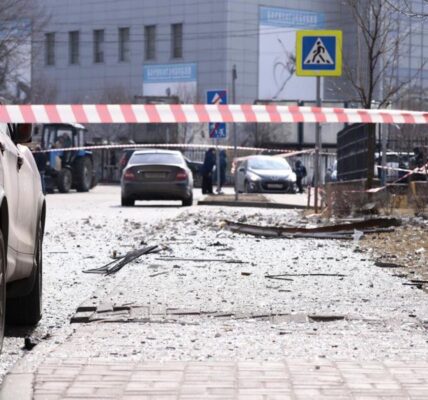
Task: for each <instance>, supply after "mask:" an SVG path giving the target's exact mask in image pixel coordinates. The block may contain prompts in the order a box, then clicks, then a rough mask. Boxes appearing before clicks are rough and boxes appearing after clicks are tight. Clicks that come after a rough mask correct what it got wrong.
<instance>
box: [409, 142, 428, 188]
mask: <svg viewBox="0 0 428 400" xmlns="http://www.w3.org/2000/svg"><path fill="white" fill-rule="evenodd" d="M413 154H414V156H413V157H412V160H411V168H410V169H415V168H423V167H424V166H425V165H426V162H427V160H426V158H425V155H424V153H423V151H422V150H421V149H420V148H419V147H415V148H414V149H413ZM424 172H426V168H425V171H423V172H422V173H419V174H418V173H415V174H412V175H411V177H410V178H411V180H412V181H426V180H427V175H426V173H424Z"/></svg>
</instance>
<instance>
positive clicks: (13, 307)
mask: <svg viewBox="0 0 428 400" xmlns="http://www.w3.org/2000/svg"><path fill="white" fill-rule="evenodd" d="M34 268H35V269H36V270H35V279H34V284H33V288H32V289H31V292H30V293H28V294H27V295H26V296H22V297H17V298H12V299H8V300H7V307H6V315H7V322H8V323H9V324H12V325H36V324H37V322H39V321H40V318H42V281H43V279H42V278H43V229H42V224H41V223H39V227H38V229H37V242H36V256H35V266H34Z"/></svg>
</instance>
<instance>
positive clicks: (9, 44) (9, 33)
mask: <svg viewBox="0 0 428 400" xmlns="http://www.w3.org/2000/svg"><path fill="white" fill-rule="evenodd" d="M47 19H48V18H47V16H46V13H45V12H44V11H43V9H42V8H41V7H40V6H39V5H38V4H37V2H36V1H34V0H1V1H0V93H1V95H2V96H4V97H6V98H8V99H9V100H11V101H17V102H25V101H28V100H29V98H30V95H31V94H30V89H29V85H30V83H31V82H30V81H29V78H30V77H29V71H30V68H31V47H32V45H33V43H32V36H33V34H34V33H35V32H37V31H40V30H41V27H42V26H43V24H44V23H45V22H46V21H47ZM25 71H27V73H26V72H25ZM25 75H27V76H25Z"/></svg>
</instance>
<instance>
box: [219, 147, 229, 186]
mask: <svg viewBox="0 0 428 400" xmlns="http://www.w3.org/2000/svg"><path fill="white" fill-rule="evenodd" d="M219 168H220V184H219V186H218V188H217V193H218V194H223V190H222V189H223V186H224V184H225V183H226V170H227V154H226V150H221V151H220V166H219Z"/></svg>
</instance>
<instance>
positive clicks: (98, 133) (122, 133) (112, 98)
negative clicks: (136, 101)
mask: <svg viewBox="0 0 428 400" xmlns="http://www.w3.org/2000/svg"><path fill="white" fill-rule="evenodd" d="M96 102H97V103H98V104H130V103H132V96H131V95H130V94H129V92H128V90H127V89H126V88H124V87H123V86H121V85H111V86H106V87H105V89H104V90H103V92H102V94H101V95H100V96H99V97H98V98H97V99H96ZM76 103H82V99H78V100H77V101H76ZM131 129H132V126H130V125H127V124H102V125H97V124H94V125H93V126H91V134H92V136H93V137H94V138H95V137H96V138H100V139H101V140H107V141H116V140H120V141H128V140H129V139H130V136H131Z"/></svg>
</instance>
